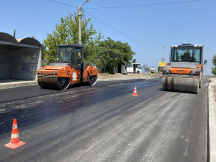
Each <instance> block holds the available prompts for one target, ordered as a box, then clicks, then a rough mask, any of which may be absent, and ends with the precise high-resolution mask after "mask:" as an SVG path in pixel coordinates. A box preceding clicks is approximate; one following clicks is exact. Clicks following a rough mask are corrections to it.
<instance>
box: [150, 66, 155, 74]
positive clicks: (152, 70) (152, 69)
mask: <svg viewBox="0 0 216 162" xmlns="http://www.w3.org/2000/svg"><path fill="white" fill-rule="evenodd" d="M150 71H151V77H153V75H154V68H153V66H152V68H151V69H150Z"/></svg>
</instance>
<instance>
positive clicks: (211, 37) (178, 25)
mask: <svg viewBox="0 0 216 162" xmlns="http://www.w3.org/2000/svg"><path fill="white" fill-rule="evenodd" d="M84 2H85V0H64V1H61V0H22V1H17V0H7V1H3V0H2V1H1V2H0V5H1V10H0V17H1V25H0V32H5V33H8V34H11V35H13V31H14V29H16V37H17V38H23V37H32V36H34V37H35V38H36V39H37V40H39V41H40V42H41V43H42V42H43V40H44V39H46V36H47V33H52V32H53V30H54V29H55V25H56V23H59V22H60V18H61V17H64V16H68V13H74V12H76V11H77V8H78V6H79V5H80V4H81V5H82V4H83V3H84ZM61 3H64V4H68V5H63V4H61ZM215 8H216V1H215V0H124V1H123V0H107V1H105V0H90V2H88V3H85V5H84V6H83V10H84V12H85V14H86V16H87V18H89V17H92V16H93V17H92V20H91V22H92V23H93V24H94V28H95V29H97V30H98V31H99V30H100V31H101V33H102V35H103V36H104V38H105V39H106V38H107V37H110V38H111V39H113V40H115V41H121V42H123V43H128V44H129V45H130V46H131V48H132V50H133V51H134V52H135V53H136V55H135V56H134V57H135V59H136V60H137V62H139V63H141V64H143V65H144V64H146V65H148V66H154V67H155V68H157V67H158V62H159V61H161V59H162V57H163V45H166V46H165V61H169V53H170V45H175V44H182V43H192V44H203V45H204V59H207V60H208V64H207V65H206V66H205V68H204V74H206V75H209V74H211V67H212V66H213V65H212V63H211V62H212V58H213V55H214V54H216V10H215Z"/></svg>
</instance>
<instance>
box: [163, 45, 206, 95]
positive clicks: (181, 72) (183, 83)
mask: <svg viewBox="0 0 216 162" xmlns="http://www.w3.org/2000/svg"><path fill="white" fill-rule="evenodd" d="M203 67H204V66H203V45H192V44H182V45H173V46H171V56H170V62H169V63H167V65H166V66H165V67H164V69H163V78H162V85H163V89H164V90H168V91H179V92H190V93H195V94H197V93H199V88H201V87H202V76H203Z"/></svg>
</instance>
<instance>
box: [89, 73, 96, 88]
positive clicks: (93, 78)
mask: <svg viewBox="0 0 216 162" xmlns="http://www.w3.org/2000/svg"><path fill="white" fill-rule="evenodd" d="M96 83H97V75H93V76H88V84H89V85H90V86H94V85H95V84H96Z"/></svg>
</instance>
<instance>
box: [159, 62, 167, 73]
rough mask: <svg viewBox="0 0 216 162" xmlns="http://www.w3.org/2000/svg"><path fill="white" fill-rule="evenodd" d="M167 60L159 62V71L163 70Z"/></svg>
mask: <svg viewBox="0 0 216 162" xmlns="http://www.w3.org/2000/svg"><path fill="white" fill-rule="evenodd" d="M166 64H167V62H159V65H158V73H160V72H162V71H163V68H164V67H165V66H166Z"/></svg>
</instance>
